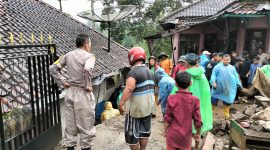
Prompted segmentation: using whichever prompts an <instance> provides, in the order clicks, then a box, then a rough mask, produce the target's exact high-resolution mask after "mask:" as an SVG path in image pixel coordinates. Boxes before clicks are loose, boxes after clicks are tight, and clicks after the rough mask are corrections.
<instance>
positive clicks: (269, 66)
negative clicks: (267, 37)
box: [261, 60, 270, 79]
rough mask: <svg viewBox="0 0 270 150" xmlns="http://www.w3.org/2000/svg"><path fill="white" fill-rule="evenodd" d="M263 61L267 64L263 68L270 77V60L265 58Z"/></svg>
mask: <svg viewBox="0 0 270 150" xmlns="http://www.w3.org/2000/svg"><path fill="white" fill-rule="evenodd" d="M263 63H264V64H265V65H264V66H263V67H262V68H261V69H262V71H263V73H264V74H265V75H266V76H267V77H268V78H269V79H270V64H269V61H267V60H265V61H263Z"/></svg>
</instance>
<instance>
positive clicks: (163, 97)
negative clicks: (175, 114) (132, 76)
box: [155, 67, 175, 116]
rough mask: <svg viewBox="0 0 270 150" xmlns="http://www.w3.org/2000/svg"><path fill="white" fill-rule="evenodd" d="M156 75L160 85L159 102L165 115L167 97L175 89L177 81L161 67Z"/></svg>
mask: <svg viewBox="0 0 270 150" xmlns="http://www.w3.org/2000/svg"><path fill="white" fill-rule="evenodd" d="M155 77H156V79H157V80H158V87H159V95H158V98H159V99H158V103H159V104H161V111H162V114H163V116H164V115H165V112H166V110H165V109H166V104H167V98H168V96H169V95H170V94H171V92H172V90H173V87H174V85H175V81H174V79H173V78H172V77H170V76H169V75H168V74H167V73H166V72H165V71H164V69H162V68H161V67H160V68H158V69H157V71H156V74H155Z"/></svg>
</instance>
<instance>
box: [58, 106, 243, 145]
mask: <svg viewBox="0 0 270 150" xmlns="http://www.w3.org/2000/svg"><path fill="white" fill-rule="evenodd" d="M245 105H246V104H234V105H233V107H234V108H235V109H237V110H241V109H243V107H244V106H245ZM62 114H63V113H62ZM222 116H223V112H222V104H221V103H220V104H219V106H218V107H217V108H216V111H215V112H214V120H218V119H220V118H222ZM160 120H161V112H160V109H158V110H157V117H156V118H153V119H152V130H151V132H152V133H151V137H150V138H149V143H148V145H147V150H165V148H166V143H165V138H164V137H163V136H162V135H161V133H162V131H163V123H160V122H159V121H160ZM63 121H64V120H63ZM55 149H56V150H63V149H65V147H64V146H63V145H62V144H61V142H60V144H59V145H58V146H57V147H56V148H55ZM79 149H80V147H79V146H78V147H77V148H76V150H79ZM92 149H93V150H128V149H129V146H128V144H126V143H125V137H124V117H123V116H120V117H117V118H114V119H111V120H109V121H107V122H105V123H103V124H100V125H98V126H97V127H96V137H95V139H94V141H93V147H92Z"/></svg>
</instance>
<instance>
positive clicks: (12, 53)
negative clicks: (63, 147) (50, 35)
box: [0, 44, 62, 150]
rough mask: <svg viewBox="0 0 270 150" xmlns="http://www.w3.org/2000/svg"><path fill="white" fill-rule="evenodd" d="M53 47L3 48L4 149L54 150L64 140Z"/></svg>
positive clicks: (0, 117)
mask: <svg viewBox="0 0 270 150" xmlns="http://www.w3.org/2000/svg"><path fill="white" fill-rule="evenodd" d="M55 57H56V47H55V45H54V44H47V45H19V46H0V100H1V103H0V108H1V110H0V133H1V136H0V137H1V147H0V148H1V149H2V150H13V149H53V148H54V147H55V146H56V145H57V144H58V142H59V141H60V140H61V138H62V133H61V117H60V103H59V92H58V90H57V86H56V84H55V83H54V81H53V79H52V78H51V76H50V75H49V66H50V65H51V64H52V63H53V61H54V58H55Z"/></svg>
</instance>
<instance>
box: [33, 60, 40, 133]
mask: <svg viewBox="0 0 270 150" xmlns="http://www.w3.org/2000/svg"><path fill="white" fill-rule="evenodd" d="M32 58H33V74H34V85H35V86H34V90H35V91H34V92H35V101H34V103H36V108H37V113H36V114H35V115H36V116H37V125H38V126H37V131H38V134H40V133H41V128H40V122H41V121H40V108H39V96H38V86H37V85H38V82H37V80H38V79H37V68H36V66H37V64H36V57H32ZM35 115H34V117H35Z"/></svg>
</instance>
